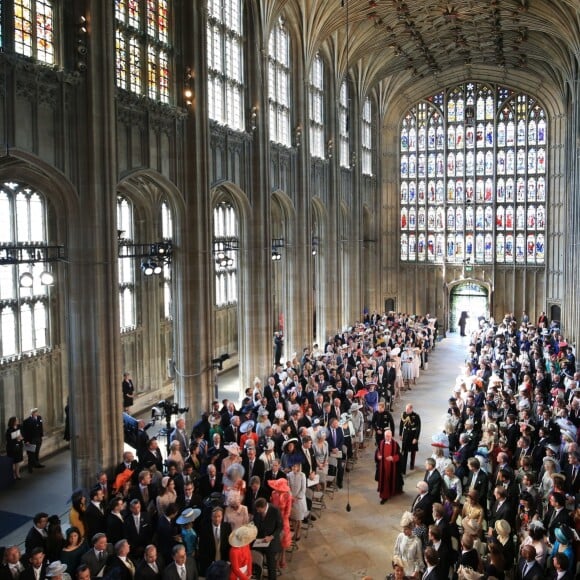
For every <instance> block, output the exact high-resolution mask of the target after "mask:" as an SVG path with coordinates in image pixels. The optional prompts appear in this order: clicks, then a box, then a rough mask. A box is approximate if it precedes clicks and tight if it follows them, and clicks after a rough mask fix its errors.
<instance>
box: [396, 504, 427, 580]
mask: <svg viewBox="0 0 580 580" xmlns="http://www.w3.org/2000/svg"><path fill="white" fill-rule="evenodd" d="M401 528H402V529H403V531H402V532H401V533H400V534H399V535H398V536H397V538H396V539H395V545H394V547H393V561H396V559H397V558H399V559H400V560H401V564H402V566H403V568H404V570H405V576H408V577H409V578H419V577H420V574H421V573H422V571H423V568H424V566H423V549H422V546H421V540H420V539H419V538H418V537H417V536H414V535H413V514H411V513H410V512H405V513H404V514H403V517H402V518H401Z"/></svg>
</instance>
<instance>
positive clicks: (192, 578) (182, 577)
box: [163, 544, 198, 580]
mask: <svg viewBox="0 0 580 580" xmlns="http://www.w3.org/2000/svg"><path fill="white" fill-rule="evenodd" d="M172 555H173V562H171V564H169V566H167V568H165V570H163V580H197V577H198V576H197V566H196V564H195V560H194V559H193V558H191V557H188V556H187V551H186V550H185V546H184V545H183V544H177V545H175V546H173V550H172Z"/></svg>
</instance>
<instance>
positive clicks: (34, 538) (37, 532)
mask: <svg viewBox="0 0 580 580" xmlns="http://www.w3.org/2000/svg"><path fill="white" fill-rule="evenodd" d="M47 524H48V514H47V513H45V512H39V513H37V514H36V515H35V516H34V518H33V519H32V527H31V528H30V530H29V531H28V534H26V540H25V542H24V547H25V550H26V555H27V556H30V554H31V552H32V550H33V549H34V548H42V549H43V550H44V549H45V548H46V536H47V533H46V526H47Z"/></svg>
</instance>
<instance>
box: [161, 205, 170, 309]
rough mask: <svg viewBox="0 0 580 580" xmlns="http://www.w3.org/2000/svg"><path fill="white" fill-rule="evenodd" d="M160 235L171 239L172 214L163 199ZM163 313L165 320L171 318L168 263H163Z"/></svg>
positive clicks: (164, 238)
mask: <svg viewBox="0 0 580 580" xmlns="http://www.w3.org/2000/svg"><path fill="white" fill-rule="evenodd" d="M161 237H162V238H163V240H165V241H172V240H173V215H172V213H171V209H170V208H169V205H168V204H167V202H165V201H164V202H163V203H162V204H161ZM163 314H164V316H165V318H166V319H167V320H172V319H173V286H172V282H171V265H170V264H164V265H163Z"/></svg>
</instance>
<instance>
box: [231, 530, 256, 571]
mask: <svg viewBox="0 0 580 580" xmlns="http://www.w3.org/2000/svg"><path fill="white" fill-rule="evenodd" d="M257 533H258V529H257V528H256V526H254V525H250V524H246V525H243V526H240V527H239V528H238V529H237V530H234V531H233V532H232V533H231V534H230V538H229V540H230V557H229V560H230V564H231V569H230V576H229V580H250V578H252V551H251V549H250V544H251V543H252V542H253V541H254V540H255V539H256V534H257Z"/></svg>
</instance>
